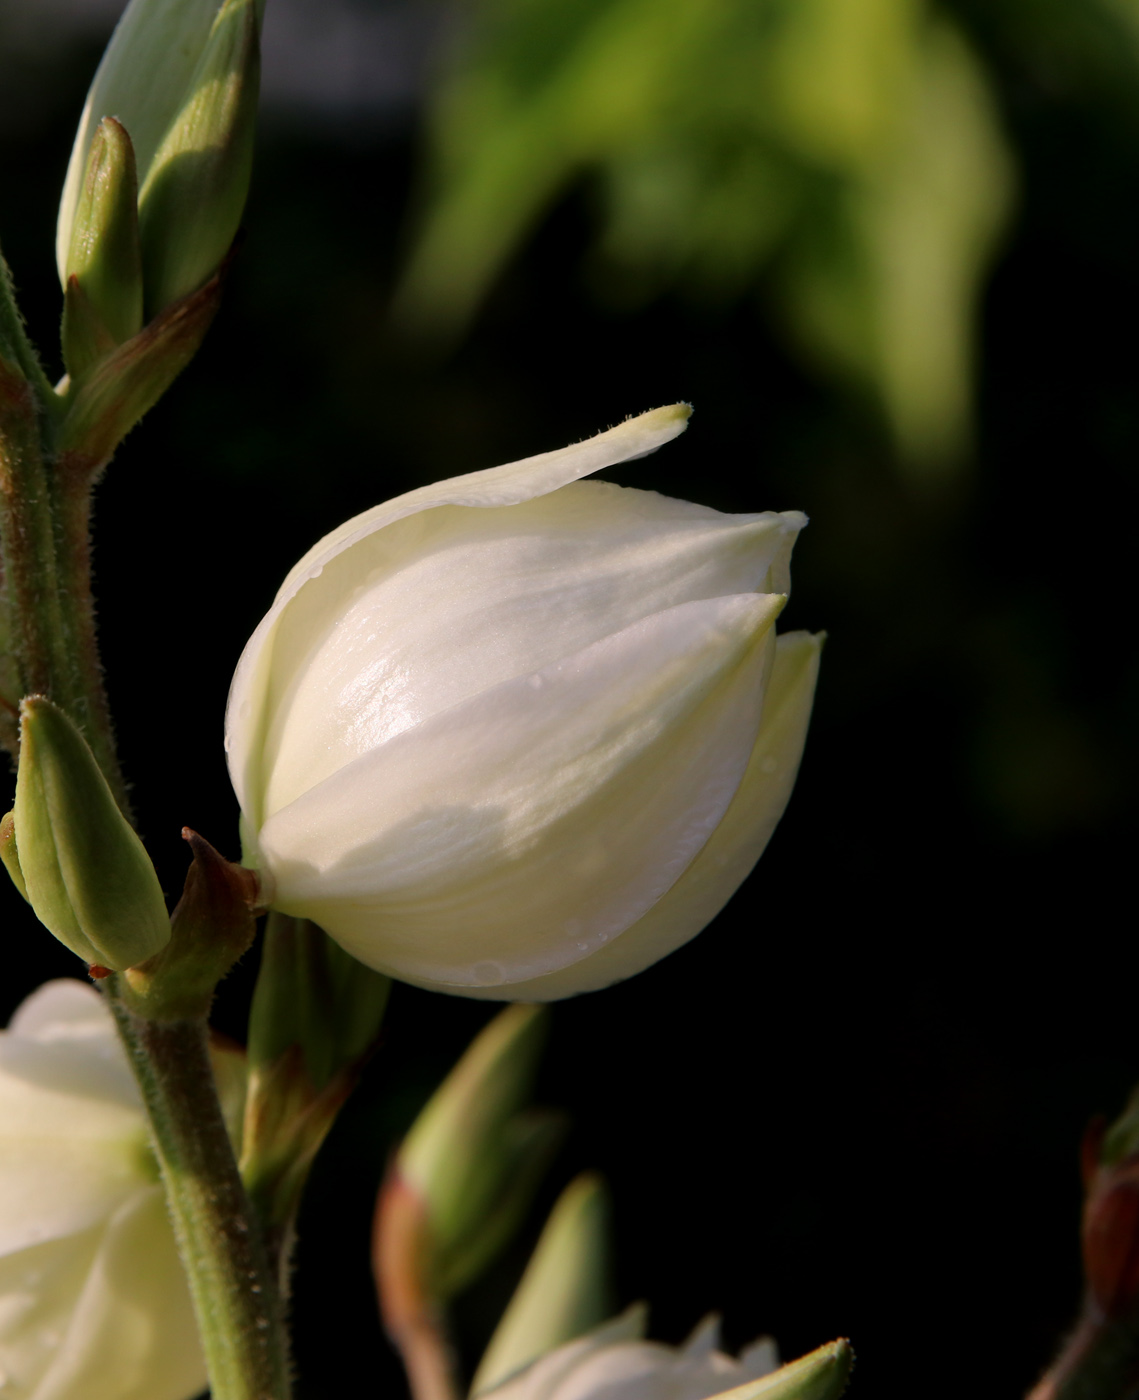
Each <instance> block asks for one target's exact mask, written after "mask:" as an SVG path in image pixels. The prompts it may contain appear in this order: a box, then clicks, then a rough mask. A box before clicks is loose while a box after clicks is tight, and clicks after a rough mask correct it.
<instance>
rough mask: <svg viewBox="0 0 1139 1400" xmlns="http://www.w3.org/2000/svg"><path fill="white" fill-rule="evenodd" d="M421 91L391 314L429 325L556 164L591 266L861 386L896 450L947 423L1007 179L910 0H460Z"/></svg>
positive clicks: (977, 110) (444, 315) (443, 331)
mask: <svg viewBox="0 0 1139 1400" xmlns="http://www.w3.org/2000/svg"><path fill="white" fill-rule="evenodd" d="M467 21H468V23H467V29H466V32H465V34H464V36H463V41H462V42H461V43H460V44H459V45H458V46H457V48H456V50H455V53H454V55H453V58H452V61H451V63H450V65H449V67H447V68H446V69H445V71H444V73H443V75H442V77H441V79H440V81H439V84H438V87H437V90H436V92H435V95H434V101H433V109H432V118H431V127H430V135H429V148H428V153H427V166H428V172H427V174H426V176H425V192H424V196H423V200H422V208H423V213H422V216H421V220H420V224H419V228H418V234H417V237H416V239H415V242H414V245H413V249H412V253H411V258H410V261H409V263H408V266H407V269H406V272H405V276H404V279H403V282H402V284H401V286H400V287H399V289H398V291H397V295H396V301H395V308H394V310H395V316H396V319H397V321H398V322H399V323H401V324H402V325H403V326H404V327H405V328H406V329H407V330H409V331H411V332H412V333H415V334H418V335H420V336H425V337H428V338H435V339H437V340H440V341H442V342H444V343H446V342H447V341H453V340H454V339H455V338H457V337H458V336H459V335H460V334H461V333H462V332H463V331H464V329H465V328H466V326H467V325H468V324H469V322H470V321H471V319H472V318H473V316H474V315H475V314H476V312H477V309H478V306H479V304H480V303H481V301H482V300H483V298H484V297H485V296H486V294H487V291H488V290H489V288H490V286H491V284H492V283H493V281H494V279H495V278H496V277H497V276H498V274H499V273H500V272H501V270H502V269H503V267H504V266H505V265H506V263H507V262H508V261H509V259H510V258H511V257H512V256H514V255H515V253H516V252H517V251H518V250H519V248H520V246H521V245H522V244H523V242H524V241H525V239H526V238H527V237H528V235H529V234H530V233H531V232H532V231H533V230H534V228H535V227H536V225H537V224H538V222H539V221H540V219H541V218H542V216H543V215H544V214H545V213H546V211H547V210H548V209H549V208H550V206H551V205H552V204H553V203H554V202H555V201H556V199H557V198H558V197H559V196H560V195H562V194H563V193H564V192H565V191H566V190H567V188H568V187H570V186H571V185H572V184H573V183H574V182H576V181H579V180H580V179H582V178H583V177H592V178H594V179H595V180H596V182H597V184H598V185H599V188H600V191H601V194H602V200H601V204H602V215H601V222H600V229H599V235H598V240H597V249H596V259H595V266H594V269H593V270H594V274H595V276H594V281H595V283H596V284H597V285H598V286H599V288H601V289H602V290H604V291H605V292H606V293H607V294H608V295H609V296H611V297H616V298H617V299H619V300H623V301H626V302H629V301H633V302H636V301H643V300H645V299H647V298H649V297H653V296H656V295H659V294H661V293H662V292H664V291H666V290H668V289H669V288H671V287H674V286H676V287H683V288H685V289H687V291H688V292H689V293H690V294H695V295H697V296H698V297H700V298H702V299H705V300H713V301H719V302H723V301H725V300H731V299H735V298H738V297H740V296H741V295H743V294H745V293H747V292H749V291H750V290H752V289H753V288H755V287H756V286H757V285H758V284H759V282H760V279H761V275H765V276H766V279H767V280H768V281H771V282H773V283H774V291H775V296H774V297H773V298H771V299H770V300H771V301H772V303H773V304H774V305H775V306H776V307H778V308H779V312H780V315H781V318H782V320H783V321H784V323H785V326H786V329H787V331H788V333H789V335H790V336H791V337H792V339H793V340H794V341H795V342H796V343H797V344H798V345H799V346H800V347H801V348H802V349H803V350H804V351H805V352H806V354H807V355H808V356H809V357H810V358H811V359H812V360H813V361H814V362H815V363H817V364H818V365H819V366H820V367H822V368H824V369H825V370H827V371H829V372H832V373H837V374H838V375H839V376H840V377H842V378H843V379H845V380H846V381H847V382H848V383H850V384H853V385H855V386H856V387H858V388H859V389H861V390H868V391H869V392H870V394H871V395H872V397H873V398H874V399H875V400H876V401H877V403H878V404H879V406H880V409H881V411H882V413H883V414H884V416H885V419H886V421H887V423H888V424H889V426H890V429H891V431H892V433H893V435H894V438H895V441H896V443H897V446H898V449H899V452H900V454H901V456H902V459H903V460H904V461H905V462H906V463H908V464H911V465H913V466H915V467H918V468H923V469H927V470H928V469H931V468H936V467H942V466H945V465H946V464H949V463H953V462H955V461H958V460H959V459H960V458H961V457H962V455H963V454H964V452H965V450H966V449H967V445H968V441H969V423H970V415H971V402H970V400H971V381H972V374H973V369H972V356H973V320H974V312H975V307H976V304H977V299H978V294H979V291H980V287H981V284H982V280H983V275H984V272H985V271H986V269H987V267H988V265H989V263H990V261H991V258H992V254H993V250H994V247H995V245H996V240H997V238H998V236H999V234H1000V231H1001V228H1002V226H1003V223H1004V221H1005V218H1006V217H1007V213H1008V210H1009V207H1010V203H1011V191H1012V189H1013V185H1014V178H1013V170H1012V161H1011V158H1010V156H1009V155H1008V153H1007V151H1006V148H1005V144H1004V140H1003V137H1002V135H1001V131H1000V126H999V122H998V118H997V114H996V110H995V104H994V103H993V101H992V99H991V98H990V96H989V92H988V87H987V83H986V79H985V77H984V74H983V73H982V71H981V69H980V67H979V65H978V63H977V61H976V60H975V59H974V57H973V56H972V53H971V51H970V50H969V48H968V47H967V46H966V44H965V42H964V40H963V39H962V38H961V36H960V34H959V33H958V31H957V30H956V29H955V28H954V27H953V26H952V25H951V24H950V22H949V21H948V20H947V19H945V18H943V17H939V16H938V15H937V14H936V13H934V12H933V11H932V10H931V9H930V7H929V6H928V5H926V4H924V3H921V0H861V3H851V0H799V3H797V4H788V3H786V0H472V3H471V4H470V6H469V8H468V10H467Z"/></svg>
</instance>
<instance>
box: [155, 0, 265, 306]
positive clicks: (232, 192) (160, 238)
mask: <svg viewBox="0 0 1139 1400" xmlns="http://www.w3.org/2000/svg"><path fill="white" fill-rule="evenodd" d="M260 69H261V65H260V45H259V42H258V22H257V7H256V4H255V3H254V0H225V3H224V4H223V5H222V7H221V9H220V10H219V11H218V14H217V18H216V19H215V20H214V23H213V27H212V29H211V30H210V35H209V38H208V40H207V42H206V45H205V48H204V49H203V51H202V56H201V59H200V61H199V63H198V66H197V69H196V70H195V72H194V75H193V77H192V78H191V80H190V86H189V90H188V92H187V94H186V99H185V102H184V103H183V105H182V107H181V109H180V111H179V112H178V114H177V116H176V117H175V119H174V121H173V122H172V123H171V125H170V127H169V129H168V130H167V132H166V134H165V136H164V137H163V140H162V144H161V145H160V146H159V148H158V150H157V152H156V153H155V156H154V160H153V161H152V162H151V165H150V167H149V169H148V170H147V172H146V176H145V179H144V180H143V184H142V188H141V190H140V192H139V201H138V208H139V222H140V227H141V231H142V249H143V268H144V275H145V282H146V300H147V307H148V309H149V311H150V313H151V314H152V315H153V314H155V313H156V312H158V311H161V310H162V308H163V307H165V306H168V305H169V304H170V303H171V302H173V301H178V300H179V299H180V298H182V297H184V296H188V295H189V294H190V293H191V292H193V291H195V290H196V289H197V288H198V287H200V286H201V285H202V283H203V282H204V281H205V280H206V279H207V278H208V277H210V276H211V275H212V274H213V273H214V272H215V271H216V270H217V268H218V266H219V264H220V263H221V261H222V259H223V258H224V257H225V255H226V253H227V252H228V251H229V246H230V244H231V243H232V242H233V238H234V235H235V234H236V233H237V229H238V225H239V224H240V223H241V214H242V210H243V209H244V208H245V196H246V194H247V193H248V191H249V176H250V171H251V169H252V165H253V134H254V125H255V120H256V115H257V92H258V88H259V85H260Z"/></svg>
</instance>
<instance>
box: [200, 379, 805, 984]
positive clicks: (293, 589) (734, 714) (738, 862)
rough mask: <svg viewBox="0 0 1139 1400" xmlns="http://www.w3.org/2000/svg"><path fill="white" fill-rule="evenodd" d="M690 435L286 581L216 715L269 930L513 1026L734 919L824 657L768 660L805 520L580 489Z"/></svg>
mask: <svg viewBox="0 0 1139 1400" xmlns="http://www.w3.org/2000/svg"><path fill="white" fill-rule="evenodd" d="M687 417H688V410H687V409H686V408H685V407H683V406H681V405H677V406H674V407H672V408H664V409H657V410H655V411H654V412H652V413H646V414H643V415H641V417H639V418H634V419H631V420H630V421H628V422H626V423H623V424H622V425H621V426H620V427H618V428H614V429H612V430H611V431H609V432H607V433H602V434H600V435H599V436H598V437H595V438H591V439H590V440H588V441H587V442H583V443H579V444H577V445H576V446H574V447H568V448H565V449H563V450H561V451H558V452H550V453H546V454H544V455H542V456H539V457H531V458H528V459H526V460H524V461H521V462H513V463H510V464H509V465H507V466H503V467H497V468H494V469H492V470H489V471H483V472H475V473H472V474H471V475H468V476H461V477H455V478H453V479H451V480H449V481H442V482H439V483H437V484H435V485H434V486H429V487H425V488H423V489H421V490H418V491H412V492H410V493H408V494H407V495H404V496H400V497H397V498H396V499H395V500H392V501H389V502H387V503H386V504H384V505H381V506H378V507H376V508H375V509H374V510H371V511H367V512H365V513H364V514H363V515H360V516H357V517H356V518H355V519H354V520H350V521H348V522H347V524H345V525H343V526H341V527H340V529H338V530H336V531H334V532H333V533H332V534H331V535H328V536H327V537H326V538H325V539H323V540H321V542H320V543H319V544H317V545H316V546H315V548H314V549H312V550H311V551H310V552H309V553H308V554H307V555H306V556H305V557H304V558H303V559H302V560H301V561H300V563H299V564H297V565H296V567H295V568H294V569H293V570H292V572H291V573H290V574H289V576H288V578H286V580H285V582H284V584H283V585H282V587H281V590H280V592H279V593H278V595H277V598H276V601H275V602H274V604H273V607H272V608H271V609H270V611H269V613H268V614H267V615H266V617H265V618H264V619H263V621H262V622H261V624H260V626H259V627H258V628H257V631H256V632H255V633H254V634H253V637H252V638H251V640H250V642H249V644H248V645H247V647H246V649H245V652H244V653H243V655H242V658H241V661H240V663H239V665H238V668H237V672H236V675H235V676H234V681H233V686H232V690H231V693H230V702H229V708H228V711H227V715H226V731H227V737H226V744H227V748H228V751H229V763H230V773H231V776H232V779H233V783H234V787H235V789H236V791H237V795H238V799H239V801H240V803H241V808H242V813H243V819H244V829H245V836H246V842H247V858H248V859H250V860H252V861H253V862H254V863H255V864H257V865H258V866H259V867H260V869H261V871H262V873H263V875H264V877H265V883H266V889H267V893H268V895H269V897H270V898H271V899H272V901H273V902H274V903H275V905H276V907H278V908H279V909H281V910H283V911H284V912H285V913H289V914H294V915H297V916H303V917H306V918H311V919H313V920H315V921H316V922H317V923H319V924H320V925H322V926H323V927H324V928H325V929H326V930H327V931H328V932H329V933H330V934H331V935H332V937H333V938H335V939H337V940H338V941H339V942H340V943H341V944H342V945H343V946H344V947H345V948H347V949H348V951H349V952H351V953H353V954H354V955H355V956H356V957H357V958H359V959H360V960H361V961H362V962H364V963H367V964H368V965H369V966H371V967H375V968H377V969H379V970H380V971H383V972H387V973H390V974H391V975H393V976H396V977H400V978H403V979H405V980H407V981H410V982H416V983H419V984H421V985H424V986H430V987H435V988H438V989H440V990H444V991H450V992H458V993H462V994H465V995H468V996H482V997H492V998H496V999H511V1000H546V999H550V998H556V997H563V996H569V995H572V994H573V993H575V992H580V991H586V990H591V989H593V988H596V987H602V986H606V985H608V984H609V983H610V982H615V981H617V980H619V979H620V978H623V977H628V976H630V975H631V974H633V973H635V972H638V971H640V970H641V969H642V968H644V967H647V966H648V965H649V964H650V963H652V962H655V961H656V960H657V959H658V958H660V957H663V956H664V955H665V954H666V953H669V952H671V951H672V950H673V949H675V948H677V947H679V946H680V945H681V944H682V943H684V942H686V941H687V940H688V939H689V938H691V937H692V936H693V935H694V934H696V933H698V932H699V931H700V929H701V928H703V927H704V925H705V924H706V923H707V922H708V921H709V920H710V919H711V918H712V917H713V916H714V915H715V914H716V913H717V912H718V910H719V909H720V908H721V907H722V906H723V904H724V903H725V902H726V901H727V899H728V898H729V897H730V896H731V894H732V893H733V891H734V890H735V889H736V887H737V886H738V885H739V883H740V882H741V881H742V880H743V878H744V876H745V875H746V874H747V873H748V871H749V870H750V869H751V867H752V865H753V864H754V863H755V861H756V860H757V859H758V857H759V854H760V852H761V851H762V850H763V847H764V845H765V844H766V842H767V839H768V837H769V836H770V835H771V832H772V830H773V829H774V827H775V824H776V822H777V821H778V819H779V817H780V815H781V814H782V811H783V808H784V806H785V805H786V802H787V798H788V796H789V794H790V791H791V786H792V784H793V782H794V778H795V773H796V770H797V767H798V763H799V758H800V755H801V752H802V747H803V741H804V737H805V733H806V726H807V719H808V716H809V713H810V706H811V698H812V694H813V689H814V680H815V673H816V669H817V662H818V649H819V641H818V639H817V638H814V637H809V636H806V635H804V634H793V635H791V636H788V637H785V638H781V639H780V641H779V643H778V644H777V643H776V639H775V628H774V624H775V619H776V617H777V616H778V614H779V612H780V610H781V609H782V607H783V605H784V603H785V601H786V595H787V592H788V588H789V573H788V562H789V558H790V553H791V547H792V545H793V544H794V541H795V537H796V535H797V533H798V531H799V530H800V529H801V528H802V526H803V525H804V523H805V519H804V517H803V516H802V515H800V514H799V513H798V512H795V511H789V512H784V513H782V514H775V513H772V512H765V513H761V514H756V515H724V514H721V513H720V512H718V511H715V510H710V509H708V508H706V507H704V506H698V505H692V504H689V503H688V502H685V501H676V500H670V499H668V498H666V497H663V496H659V495H657V494H655V493H653V492H647V491H634V490H626V489H623V488H621V487H618V486H613V485H610V484H608V483H601V482H586V481H582V480H580V478H582V477H584V476H587V475H588V474H589V473H591V472H594V471H598V470H600V469H601V468H602V467H606V466H610V465H612V464H614V463H617V462H622V461H628V460H630V459H632V458H634V457H640V456H644V455H645V454H646V453H648V452H652V451H655V450H656V448H658V447H660V446H661V445H662V444H663V443H665V442H668V441H669V440H670V439H671V438H673V437H675V436H676V434H677V433H679V432H681V431H682V430H683V428H684V425H685V421H686V419H687Z"/></svg>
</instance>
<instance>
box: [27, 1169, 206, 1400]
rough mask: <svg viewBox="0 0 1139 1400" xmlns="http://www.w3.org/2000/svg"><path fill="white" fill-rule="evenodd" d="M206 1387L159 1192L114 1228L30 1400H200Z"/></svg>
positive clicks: (130, 1208) (144, 1195)
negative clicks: (197, 1398)
mask: <svg viewBox="0 0 1139 1400" xmlns="http://www.w3.org/2000/svg"><path fill="white" fill-rule="evenodd" d="M206 1384H207V1378H206V1368H205V1364H204V1362H203V1360H202V1352H201V1345H200V1343H199V1341H198V1329H197V1324H196V1322H195V1320H194V1313H193V1307H192V1304H191V1302H190V1292H189V1288H188V1287H187V1284H186V1279H185V1275H184V1274H183V1272H182V1265H181V1262H180V1260H179V1258H178V1251H177V1248H176V1246H175V1244H174V1234H173V1231H172V1229H171V1227H170V1221H169V1218H168V1216H167V1213H166V1203H165V1200H164V1198H163V1195H162V1190H161V1188H160V1187H157V1186H154V1187H151V1188H150V1189H148V1190H144V1191H141V1192H139V1193H137V1194H136V1195H135V1196H134V1197H133V1198H132V1199H131V1200H129V1201H127V1202H126V1203H124V1205H123V1206H122V1207H121V1209H120V1210H119V1211H118V1212H117V1213H116V1214H115V1216H114V1217H113V1218H112V1219H111V1220H110V1222H109V1223H108V1225H107V1228H106V1231H105V1232H104V1234H103V1236H102V1239H101V1240H100V1243H99V1249H98V1251H97V1253H96V1254H95V1257H94V1259H93V1261H92V1263H91V1267H90V1270H89V1272H88V1274H87V1277H86V1279H85V1280H84V1283H83V1287H82V1290H81V1291H80V1292H79V1294H78V1295H77V1296H75V1297H74V1298H73V1300H72V1306H71V1309H70V1315H69V1316H68V1317H67V1319H66V1323H65V1330H64V1333H63V1336H62V1338H61V1340H60V1342H59V1345H58V1347H57V1349H56V1350H55V1352H54V1354H53V1355H52V1357H51V1361H50V1364H49V1366H48V1368H47V1370H46V1372H45V1374H44V1375H43V1376H42V1378H41V1379H40V1381H39V1384H38V1385H37V1386H36V1388H35V1390H34V1391H31V1392H30V1393H29V1400H78V1397H82V1400H190V1398H191V1397H192V1396H196V1395H198V1394H200V1392H201V1391H203V1390H204V1389H205V1387H206Z"/></svg>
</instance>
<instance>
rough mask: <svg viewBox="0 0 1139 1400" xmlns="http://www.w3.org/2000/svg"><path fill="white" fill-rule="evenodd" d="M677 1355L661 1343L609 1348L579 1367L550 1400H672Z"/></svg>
mask: <svg viewBox="0 0 1139 1400" xmlns="http://www.w3.org/2000/svg"><path fill="white" fill-rule="evenodd" d="M675 1356H676V1353H675V1352H674V1351H673V1350H672V1348H671V1347H666V1346H662V1345H661V1344H660V1343H659V1342H622V1343H620V1344H618V1345H617V1346H610V1347H605V1348H604V1349H602V1350H598V1351H595V1352H593V1353H592V1354H591V1355H590V1356H588V1357H586V1358H585V1359H584V1360H582V1362H581V1363H580V1364H579V1365H577V1366H575V1367H574V1369H573V1370H572V1371H571V1372H570V1373H569V1374H568V1375H567V1376H566V1377H565V1378H564V1379H563V1380H562V1381H561V1383H560V1384H559V1385H558V1387H557V1389H556V1390H554V1391H553V1392H552V1394H551V1396H550V1400H671V1394H670V1389H669V1386H668V1383H667V1378H668V1376H669V1373H670V1371H671V1370H672V1368H673V1365H674V1361H675Z"/></svg>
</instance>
